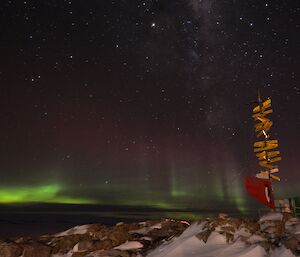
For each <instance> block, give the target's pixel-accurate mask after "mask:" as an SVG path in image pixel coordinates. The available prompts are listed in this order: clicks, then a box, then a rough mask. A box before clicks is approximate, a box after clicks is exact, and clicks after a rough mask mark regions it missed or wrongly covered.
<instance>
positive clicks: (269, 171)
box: [245, 96, 281, 209]
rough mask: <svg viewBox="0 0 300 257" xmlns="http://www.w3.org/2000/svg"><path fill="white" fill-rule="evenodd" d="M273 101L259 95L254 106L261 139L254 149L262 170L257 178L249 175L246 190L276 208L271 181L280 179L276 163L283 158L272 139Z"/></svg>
mask: <svg viewBox="0 0 300 257" xmlns="http://www.w3.org/2000/svg"><path fill="white" fill-rule="evenodd" d="M271 103H272V102H271V99H270V98H269V99H267V100H265V101H262V99H261V98H260V96H259V97H258V105H257V106H255V107H254V108H253V115H252V118H253V119H254V121H255V125H254V130H255V133H256V137H257V138H258V140H260V141H257V142H255V143H254V145H253V151H254V153H255V155H256V157H257V159H258V165H259V166H260V168H262V170H261V171H260V172H258V173H257V174H256V177H255V178H252V177H247V178H246V181H245V183H246V190H247V192H248V193H249V194H250V195H251V196H252V197H254V198H255V199H257V200H258V201H260V202H262V203H263V204H265V205H266V206H268V207H270V208H273V209H274V206H275V205H274V197H273V190H272V183H271V181H272V180H276V181H280V177H279V176H277V175H275V174H274V173H277V172H278V171H279V168H278V165H276V163H277V162H279V161H280V160H281V157H280V156H279V155H280V151H279V150H278V141H277V140H274V139H271V136H270V134H269V131H270V130H271V128H272V126H273V122H272V121H271V120H270V119H269V118H268V115H269V114H271V113H273V110H272V109H271Z"/></svg>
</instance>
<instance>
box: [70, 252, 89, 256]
mask: <svg viewBox="0 0 300 257" xmlns="http://www.w3.org/2000/svg"><path fill="white" fill-rule="evenodd" d="M87 255H88V252H75V253H73V254H72V257H85V256H87Z"/></svg>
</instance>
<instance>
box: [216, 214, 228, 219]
mask: <svg viewBox="0 0 300 257" xmlns="http://www.w3.org/2000/svg"><path fill="white" fill-rule="evenodd" d="M218 218H219V219H221V220H225V219H227V218H228V214H226V213H219V216H218Z"/></svg>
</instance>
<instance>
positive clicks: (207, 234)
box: [196, 229, 213, 243]
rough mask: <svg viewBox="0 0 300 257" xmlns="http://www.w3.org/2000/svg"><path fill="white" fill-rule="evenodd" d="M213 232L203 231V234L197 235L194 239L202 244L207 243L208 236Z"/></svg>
mask: <svg viewBox="0 0 300 257" xmlns="http://www.w3.org/2000/svg"><path fill="white" fill-rule="evenodd" d="M212 232H213V230H210V229H206V230H204V231H203V232H201V233H199V234H197V235H196V237H197V238H198V239H199V240H202V241H203V242H204V243H206V242H207V240H208V238H209V236H210V234H211V233H212Z"/></svg>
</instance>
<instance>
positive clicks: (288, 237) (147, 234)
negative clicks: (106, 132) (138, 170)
mask: <svg viewBox="0 0 300 257" xmlns="http://www.w3.org/2000/svg"><path fill="white" fill-rule="evenodd" d="M198 224H200V225H201V230H199V232H196V234H195V236H196V238H198V239H199V240H201V241H203V242H204V243H206V242H207V241H208V240H209V238H210V236H212V234H213V235H214V236H215V235H216V233H219V234H221V235H223V236H224V238H225V239H226V241H227V243H228V244H231V243H234V242H236V241H238V240H241V241H243V242H245V244H248V245H257V246H260V247H263V248H264V249H265V250H266V251H272V250H273V249H275V248H276V247H278V246H282V245H284V246H285V247H286V248H288V249H290V250H291V251H292V252H293V253H294V254H295V255H299V254H300V221H299V219H298V218H295V217H292V216H290V215H286V214H281V213H270V214H268V215H265V216H263V217H262V218H261V219H260V220H254V219H248V218H232V217H229V216H228V215H226V214H220V215H219V216H218V217H216V218H209V219H206V220H203V221H201V222H200V221H199V222H198ZM188 227H189V223H188V222H186V221H175V220H170V219H166V220H161V221H147V222H142V223H135V224H125V223H118V224H116V225H115V226H111V227H108V226H104V225H101V224H93V225H84V226H77V227H74V228H72V229H70V230H67V231H65V232H62V233H59V234H56V235H46V236H41V237H38V238H24V237H22V238H18V239H16V240H11V241H9V240H4V241H0V256H1V257H21V256H22V257H53V256H55V257H56V256H63V255H65V256H68V257H69V256H70V257H117V256H118V257H144V256H146V255H147V253H148V252H149V251H151V250H153V249H155V248H157V247H158V246H160V245H161V244H163V243H164V244H165V243H166V242H168V241H170V242H171V241H172V240H173V239H175V238H178V237H179V236H180V235H181V234H182V233H183V232H184V231H185V230H186V229H187V228H188ZM212 232H214V233H212ZM197 233H198V234H197Z"/></svg>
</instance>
